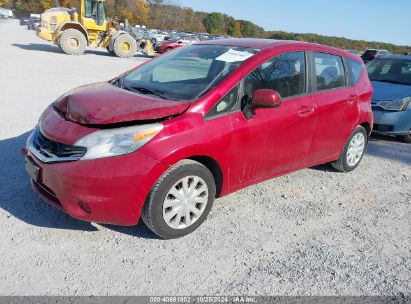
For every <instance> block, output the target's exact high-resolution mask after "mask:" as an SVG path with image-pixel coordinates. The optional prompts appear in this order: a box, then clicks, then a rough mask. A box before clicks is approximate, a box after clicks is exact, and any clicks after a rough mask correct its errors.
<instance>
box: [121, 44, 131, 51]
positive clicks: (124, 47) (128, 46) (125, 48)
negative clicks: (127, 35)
mask: <svg viewBox="0 0 411 304" xmlns="http://www.w3.org/2000/svg"><path fill="white" fill-rule="evenodd" d="M121 48H122V49H123V51H125V52H128V51H130V49H131V46H130V44H129V43H128V42H123V44H122V45H121Z"/></svg>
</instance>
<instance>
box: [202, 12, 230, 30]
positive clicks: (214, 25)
mask: <svg viewBox="0 0 411 304" xmlns="http://www.w3.org/2000/svg"><path fill="white" fill-rule="evenodd" d="M204 25H205V27H206V28H207V31H208V32H209V33H210V34H211V35H221V34H223V33H224V28H225V24H224V18H223V16H222V14H220V13H211V14H209V15H208V16H207V17H206V18H205V19H204Z"/></svg>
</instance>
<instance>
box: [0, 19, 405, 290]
mask: <svg viewBox="0 0 411 304" xmlns="http://www.w3.org/2000/svg"><path fill="white" fill-rule="evenodd" d="M0 37H1V39H0V58H1V59H0V63H1V64H0V71H1V73H0V88H1V89H0V106H1V108H0V109H1V111H0V151H2V152H1V158H0V172H1V174H0V185H1V187H0V231H1V233H0V244H1V246H0V295H154V294H162V295H176V294H179V295H203V294H207V295H215V294H220V295H239V294H243V295H245V294H247V295H411V234H410V231H411V223H410V218H411V208H410V206H411V145H406V144H402V143H399V142H397V141H396V140H391V139H390V138H384V137H379V138H374V139H373V140H372V141H371V143H370V145H369V148H368V151H367V155H366V156H365V158H364V160H363V161H362V163H361V165H360V166H359V167H358V168H357V170H355V171H354V172H352V173H349V174H342V173H338V172H335V171H334V170H332V169H331V168H330V167H329V166H326V165H324V166H318V167H315V168H309V169H305V170H302V171H299V172H295V173H292V174H289V175H286V176H283V177H280V178H276V179H273V180H270V181H267V182H264V183H261V184H258V185H255V186H252V187H249V188H247V189H244V190H242V191H239V192H237V193H234V194H232V195H229V196H227V197H224V198H222V199H219V200H217V201H216V203H215V205H214V208H213V210H212V212H211V214H210V216H209V218H208V220H207V221H206V222H205V223H204V224H203V225H202V226H201V227H200V229H198V230H197V231H196V232H195V233H193V234H191V235H189V236H187V237H185V238H182V239H177V240H171V241H163V240H159V239H157V238H156V237H155V236H154V235H153V234H152V233H151V232H150V231H149V230H148V229H147V228H146V227H145V226H144V225H143V224H142V223H140V224H139V225H138V226H136V227H129V228H126V227H115V226H109V225H98V224H94V223H92V224H90V223H86V222H80V221H77V220H75V219H72V218H70V217H68V216H66V215H65V214H63V213H61V212H59V211H56V210H54V209H53V208H52V207H49V206H48V205H47V204H45V203H43V202H42V201H41V200H40V199H39V198H38V197H37V196H36V195H35V194H34V192H33V190H32V189H31V186H30V184H29V178H28V176H27V174H26V173H25V170H24V168H23V157H22V156H21V155H20V148H21V147H22V146H23V145H24V140H25V139H26V137H27V135H28V133H29V132H30V130H31V129H32V128H33V127H34V125H35V124H36V121H37V119H38V117H39V115H40V113H41V112H42V110H43V109H44V108H45V107H46V106H47V105H48V104H49V103H50V102H51V101H53V100H54V99H55V98H56V97H58V96H59V95H60V94H62V93H63V92H64V91H66V90H68V89H70V88H73V87H76V86H78V85H81V84H85V83H90V82H95V81H99V80H105V79H110V78H111V77H113V76H115V75H117V74H119V73H120V72H122V71H125V70H127V69H129V68H131V67H133V66H135V65H137V64H138V63H140V62H142V61H143V60H145V59H144V58H141V57H137V56H136V57H135V58H133V59H129V60H127V59H118V58H115V57H109V56H108V55H107V53H105V52H100V51H94V50H92V51H89V52H87V54H86V55H84V56H81V57H72V56H68V55H65V54H62V53H60V51H59V49H58V48H57V47H56V46H52V45H49V44H47V43H45V42H43V41H42V40H40V39H39V38H37V37H35V34H34V32H32V31H27V30H26V29H25V28H24V27H20V26H18V25H17V23H16V22H15V21H2V22H0Z"/></svg>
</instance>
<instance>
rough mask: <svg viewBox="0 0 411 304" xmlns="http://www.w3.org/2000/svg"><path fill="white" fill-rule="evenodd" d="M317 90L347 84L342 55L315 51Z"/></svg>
mask: <svg viewBox="0 0 411 304" xmlns="http://www.w3.org/2000/svg"><path fill="white" fill-rule="evenodd" d="M314 60H315V73H316V75H317V91H323V90H330V89H335V88H339V87H343V86H345V76H344V65H343V61H342V58H341V57H340V56H336V55H331V54H325V53H314Z"/></svg>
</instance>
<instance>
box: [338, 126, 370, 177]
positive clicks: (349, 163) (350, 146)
mask: <svg viewBox="0 0 411 304" xmlns="http://www.w3.org/2000/svg"><path fill="white" fill-rule="evenodd" d="M361 138H362V139H361ZM361 140H362V148H361V149H360V146H359V143H360V142H361ZM356 143H358V145H357V144H356ZM367 143H368V135H367V131H366V130H365V129H364V127H362V126H358V127H356V128H355V130H354V131H353V132H352V133H351V135H350V137H349V138H348V141H347V143H346V144H345V146H344V150H343V152H342V153H341V155H340V158H339V159H338V160H336V161H335V162H332V163H331V165H332V166H333V167H334V168H335V169H337V170H338V171H341V172H350V171H352V170H354V169H355V168H357V166H358V165H359V164H360V162H361V160H362V157H363V156H364V152H365V148H366V146H367Z"/></svg>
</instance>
